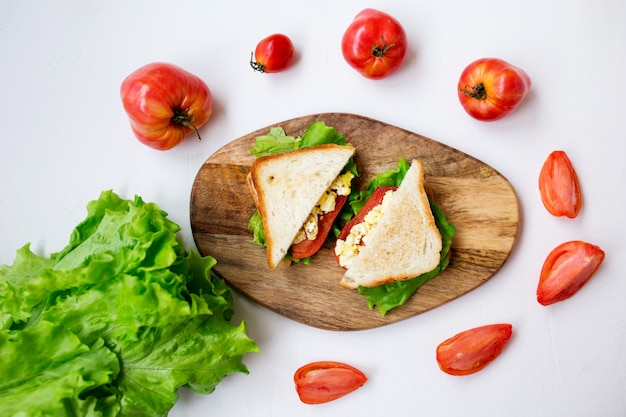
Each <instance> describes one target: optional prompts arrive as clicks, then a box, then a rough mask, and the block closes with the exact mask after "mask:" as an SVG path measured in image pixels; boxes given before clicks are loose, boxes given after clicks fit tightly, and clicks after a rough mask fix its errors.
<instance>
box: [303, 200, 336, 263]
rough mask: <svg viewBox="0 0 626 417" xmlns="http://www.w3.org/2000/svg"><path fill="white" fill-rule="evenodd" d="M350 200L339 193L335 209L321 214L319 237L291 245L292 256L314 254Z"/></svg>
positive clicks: (318, 224)
mask: <svg viewBox="0 0 626 417" xmlns="http://www.w3.org/2000/svg"><path fill="white" fill-rule="evenodd" d="M347 200H348V196H347V195H338V196H337V197H336V199H335V209H334V210H333V211H330V212H328V213H325V214H324V215H323V216H320V217H319V219H318V223H317V228H318V231H317V237H316V238H315V239H304V240H303V241H301V242H298V243H294V244H293V245H291V257H292V258H294V259H304V258H308V257H309V256H313V255H314V254H315V253H317V251H318V250H320V248H321V247H322V245H323V244H324V241H326V238H327V237H328V234H329V233H330V230H331V229H332V227H333V223H334V222H335V219H336V218H337V216H338V215H339V212H340V211H341V208H342V207H343V205H344V204H346V201H347Z"/></svg>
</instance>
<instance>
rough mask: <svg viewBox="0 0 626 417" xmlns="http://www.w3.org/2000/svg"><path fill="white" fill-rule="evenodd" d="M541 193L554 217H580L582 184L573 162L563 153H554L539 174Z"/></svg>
mask: <svg viewBox="0 0 626 417" xmlns="http://www.w3.org/2000/svg"><path fill="white" fill-rule="evenodd" d="M539 193H540V195H541V201H542V202H543V205H544V206H545V207H546V209H547V210H548V211H549V212H550V213H551V214H552V215H554V216H567V217H569V218H570V219H573V218H574V217H576V216H578V213H579V212H580V209H581V207H582V195H581V191H580V183H579V181H578V176H577V175H576V171H575V170H574V167H573V166H572V162H571V161H570V159H569V158H568V156H567V154H566V153H565V152H563V151H554V152H552V153H551V154H550V155H549V156H548V158H547V159H546V161H545V162H544V164H543V166H542V167H541V172H540V173H539Z"/></svg>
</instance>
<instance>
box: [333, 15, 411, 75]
mask: <svg viewBox="0 0 626 417" xmlns="http://www.w3.org/2000/svg"><path fill="white" fill-rule="evenodd" d="M406 51H407V37H406V33H405V31H404V28H403V27H402V25H401V24H400V22H398V21H397V20H396V19H395V18H394V17H392V16H390V15H388V14H387V13H383V12H381V11H378V10H375V9H364V10H363V11H361V12H360V13H359V14H358V15H356V17H355V18H354V20H353V21H352V23H350V25H349V26H348V28H347V29H346V31H345V33H344V35H343V38H342V40H341V52H342V54H343V57H344V58H345V60H346V62H347V63H348V64H349V65H350V66H351V67H352V68H354V69H356V70H357V71H358V72H360V73H361V74H362V75H363V76H365V77H366V78H370V79H373V80H378V79H381V78H385V77H387V76H389V75H391V74H393V73H394V72H396V71H397V70H398V68H400V66H401V65H402V62H403V61H404V57H405V56H406Z"/></svg>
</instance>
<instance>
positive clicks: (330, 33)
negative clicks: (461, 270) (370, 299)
mask: <svg viewBox="0 0 626 417" xmlns="http://www.w3.org/2000/svg"><path fill="white" fill-rule="evenodd" d="M365 7H375V8H379V9H381V10H384V11H386V12H388V13H390V14H392V15H394V16H396V17H397V18H398V19H399V20H400V21H401V23H402V24H403V26H404V27H405V29H406V32H407V35H408V39H409V42H410V46H409V48H410V49H409V53H408V58H407V60H406V62H405V64H404V66H403V68H402V69H401V70H400V71H399V72H398V73H396V74H395V75H393V76H391V77H390V78H387V79H385V80H380V81H372V80H367V79H365V78H363V77H362V76H361V75H359V74H358V73H357V72H355V71H354V70H353V69H351V68H350V67H349V66H348V65H347V64H346V63H345V62H344V60H343V58H342V56H341V52H340V41H341V36H342V34H343V31H344V30H345V28H346V27H347V25H348V24H349V23H350V21H351V20H352V18H353V17H354V15H356V14H357V13H358V12H359V11H360V10H361V9H363V8H365ZM274 32H283V33H286V34H287V35H289V36H290V37H291V38H292V40H293V42H294V43H295V46H296V49H297V62H296V64H295V65H294V67H292V68H291V69H290V70H288V71H286V72H284V73H280V74H259V73H255V72H254V71H252V69H251V68H250V67H249V65H248V60H249V57H250V52H251V51H252V49H253V48H254V47H255V45H256V43H257V41H258V40H260V39H261V38H263V37H264V36H266V35H269V34H271V33H274ZM485 56H494V57H499V58H502V59H505V60H507V61H509V62H511V63H512V64H515V65H518V66H520V67H522V68H524V69H525V70H526V71H527V72H528V74H529V75H530V77H531V78H532V82H533V86H532V92H531V93H530V95H529V96H528V97H527V99H526V100H525V101H524V103H523V104H522V106H521V107H520V108H518V109H517V110H516V111H515V112H514V113H513V114H511V115H510V116H508V117H507V118H506V119H503V120H501V121H498V122H494V123H482V122H478V121H475V120H473V119H471V118H470V117H469V116H467V115H466V114H465V113H464V111H463V110H462V108H461V106H460V104H459V102H458V100H457V97H456V92H455V90H456V82H457V79H458V76H459V75H460V72H461V71H462V69H463V68H464V67H465V66H466V65H467V64H469V63H470V62H471V61H473V60H474V59H477V58H480V57H485ZM153 61H167V62H171V63H174V64H177V65H179V66H182V67H183V68H186V69H187V70H189V71H191V72H193V73H195V74H197V75H199V76H200V77H201V78H202V79H204V80H205V82H206V83H207V84H208V85H209V87H210V88H211V90H212V92H213V95H214V100H215V111H214V115H213V117H212V119H211V120H210V122H209V123H208V124H207V125H206V126H205V127H203V128H202V129H201V133H202V136H203V141H202V142H201V143H198V142H197V141H196V140H194V139H193V137H191V138H190V139H189V140H187V141H186V142H184V143H183V144H182V145H180V146H179V147H177V148H175V149H173V150H170V151H167V152H159V151H155V150H152V149H150V148H148V147H146V146H144V145H142V144H140V143H139V142H138V141H137V140H136V139H135V138H134V136H133V134H132V133H131V130H130V127H129V124H128V120H127V117H126V115H125V113H124V110H123V109H122V106H121V101H120V97H119V86H120V83H121V81H122V80H123V79H124V77H126V76H127V75H128V74H129V73H131V72H132V71H133V70H135V69H136V68H138V67H140V66H142V65H144V64H147V63H149V62H153ZM624 75H626V2H624V1H623V0H594V1H592V0H574V1H565V0H560V1H544V0H524V1H521V0H512V1H495V0H492V1H488V0H474V1H471V2H466V1H460V0H450V1H431V2H425V1H416V0H403V1H395V2H385V1H382V0H372V1H369V2H364V1H329V0H320V1H316V2H304V1H293V0H267V1H255V2H252V1H247V2H244V1H236V0H229V1H222V2H219V3H218V2H208V1H191V0H187V1H176V2H173V1H168V2H166V1H144V2H138V1H121V0H115V1H108V2H96V1H80V0H64V1H61V0H58V1H17V0H15V1H12V0H8V1H7V0H4V1H2V2H0V91H1V93H0V94H2V100H0V118H1V123H0V138H1V139H0V140H1V141H2V148H1V150H0V213H1V216H0V230H1V232H0V233H1V234H2V239H1V240H0V263H2V264H11V263H12V262H13V259H14V255H15V251H16V250H17V249H18V248H19V247H21V246H22V245H23V244H25V243H26V242H31V243H32V248H33V250H35V251H36V252H37V253H40V254H44V255H47V254H49V253H50V252H54V251H57V250H59V249H61V248H62V247H63V246H65V244H66V243H67V242H68V239H69V235H70V233H71V231H72V229H73V228H74V226H75V225H76V224H77V223H78V222H79V221H81V220H82V219H83V218H84V216H85V214H86V209H85V207H86V204H87V203H88V202H89V201H91V200H93V199H96V198H97V197H98V195H99V193H100V192H101V191H102V190H106V189H113V190H114V191H115V192H117V193H118V194H120V195H121V196H122V197H125V198H132V197H133V196H134V195H135V194H138V195H141V196H142V197H143V198H144V200H146V201H153V202H156V203H157V204H159V205H160V207H161V208H162V209H164V210H165V211H167V212H168V213H169V214H170V218H171V219H172V220H174V221H176V222H177V223H179V224H180V225H181V226H182V228H183V230H182V231H181V234H180V235H181V238H182V239H183V240H184V241H185V242H186V244H187V246H188V247H192V246H193V244H194V243H193V238H192V235H191V228H190V224H189V196H190V191H191V185H192V183H193V180H194V177H195V175H196V172H197V171H198V169H199V168H200V166H201V164H202V163H203V161H204V160H206V159H207V158H208V157H209V156H210V155H211V154H212V153H213V152H215V151H216V150H217V149H219V148H220V147H221V146H223V145H225V144H227V143H228V142H230V141H231V140H233V139H236V138H238V137H240V136H243V135H244V134H246V133H249V132H251V131H253V130H256V129H258V128H261V127H264V126H267V125H269V124H272V123H276V122H280V121H283V120H286V119H290V118H292V117H297V116H303V115H307V114H311V113H318V112H333V111H337V112H349V113H356V114H360V115H364V116H368V117H372V118H375V119H378V120H381V121H384V122H387V123H390V124H394V125H396V126H399V127H402V128H406V129H408V130H411V131H413V132H416V133H420V134H422V135H425V136H428V137H430V138H433V139H436V140H438V141H440V142H443V143H445V144H447V145H450V146H452V147H454V148H457V149H459V150H461V151H463V152H465V153H468V154H470V155H473V156H475V157H477V158H478V159H480V160H482V161H484V162H486V163H488V164H490V165H491V166H493V167H494V168H496V169H497V170H498V171H500V172H501V173H502V174H503V175H504V176H505V177H506V178H507V179H508V180H509V181H510V182H511V184H512V185H513V186H514V187H515V190H516V192H517V194H518V197H519V202H520V211H521V224H520V229H519V234H518V240H517V242H516V244H515V247H514V250H513V252H512V254H511V256H510V258H509V259H508V261H507V262H506V263H505V265H504V267H503V268H502V269H501V270H500V272H499V273H498V274H496V275H495V276H494V277H493V278H492V279H491V280H490V281H488V282H487V283H485V284H484V285H482V286H481V287H479V288H477V289H476V290H474V291H472V292H471V293H469V294H467V295H465V296H463V297H461V298H460V299H458V300H455V301H453V302H451V303H448V304H446V305H444V306H442V307H440V308H437V309H435V310H432V311H430V312H427V313H424V314H422V315H419V316H416V317H414V318H411V319H409V320H405V321H403V322H399V323H396V324H393V325H389V326H385V327H382V328H378V329H373V330H366V331H358V332H333V331H325V330H319V329H316V328H312V327H309V326H306V325H303V324H299V323H296V322H294V321H291V320H289V319H286V318H284V317H282V316H280V315H278V314H276V313H274V312H272V311H269V310H267V309H266V308H263V307H261V306H259V305H257V304H255V303H254V302H252V301H250V300H249V299H247V298H245V297H243V296H241V295H240V294H235V296H236V300H235V301H236V308H237V316H236V320H237V321H239V320H242V319H243V320H245V321H246V322H247V323H248V333H249V335H250V336H251V337H252V338H253V339H255V341H256V342H257V343H258V345H259V346H260V349H261V352H260V353H258V354H250V355H247V356H246V357H245V363H246V364H247V365H248V367H249V370H250V374H249V375H243V374H235V375H232V376H229V377H227V378H226V379H225V380H224V381H222V383H220V385H219V386H218V387H217V389H216V391H215V392H214V393H212V394H210V395H207V396H202V395H198V394H194V393H191V392H189V391H187V390H182V392H181V396H180V400H179V402H178V403H177V404H176V405H175V407H174V408H173V409H172V411H171V413H170V414H171V415H172V416H209V415H210V416H212V417H218V416H255V417H262V416H333V417H336V416H360V417H363V416H382V415H387V416H391V415H393V416H409V415H411V416H417V415H421V416H498V417H501V416H519V417H528V416H533V417H541V416H546V417H554V416H568V417H575V416H580V417H587V416H602V417H623V416H625V415H626V395H625V394H626V276H625V273H624V257H625V255H626V245H625V244H624V242H625V239H624V232H625V231H626V227H625V226H624V222H623V220H624V206H626V198H625V195H626V193H625V192H624V191H625V188H626V186H625V184H624V182H625V180H626V168H625V167H624V156H625V155H626V151H625V148H624V143H625V139H626V135H625V133H624V132H625V131H626V127H625V121H626V106H625V105H624V101H623V100H624V97H626V83H625V82H624V78H623V77H624ZM555 149H563V150H565V151H566V152H567V153H568V155H569V156H570V158H571V160H572V162H573V164H574V166H575V168H576V170H577V172H578V175H579V177H580V181H581V185H582V189H583V195H584V208H583V210H582V212H581V214H580V216H579V217H578V218H577V219H575V220H569V219H564V218H555V217H552V216H551V215H550V214H548V213H547V211H546V210H545V209H544V207H543V205H542V203H541V201H540V197H539V193H538V188H537V177H538V173H539V170H540V167H541V165H542V163H543V161H544V160H545V158H546V157H547V155H548V154H549V153H550V152H551V151H552V150H555ZM572 239H581V240H587V241H589V242H592V243H595V244H598V245H600V246H601V247H602V248H603V249H604V250H605V251H606V254H607V255H606V260H605V262H604V264H603V265H602V266H601V269H600V270H599V271H598V273H597V274H596V276H595V277H594V278H593V279H592V280H591V281H590V282H589V283H588V284H587V285H586V286H585V287H583V289H582V290H581V291H580V292H579V293H578V294H576V295H575V296H574V298H572V299H570V300H567V301H565V302H562V303H560V304H556V305H553V306H550V307H542V306H540V305H539V304H538V303H537V301H536V299H535V289H536V285H537V281H538V277H539V271H540V268H541V265H542V263H543V261H544V259H545V257H546V256H547V254H548V252H549V251H550V250H552V248H554V247H555V246H556V245H558V244H560V243H562V242H564V241H567V240H572ZM218 261H219V260H218ZM494 322H509V323H511V324H512V325H513V327H514V336H513V338H512V339H511V341H510V342H509V344H508V345H507V347H506V349H505V351H504V352H503V353H502V355H501V356H500V357H499V358H498V359H497V360H496V361H495V362H494V363H492V364H491V365H490V366H489V367H487V368H486V369H485V370H483V371H482V372H480V373H478V374H475V375H473V376H468V377H452V376H449V375H446V374H444V373H442V372H441V371H440V370H439V369H438V367H437V363H436V361H435V347H436V346H437V344H438V343H439V342H441V341H443V340H444V339H446V338H447V337H449V336H452V335H453V334H455V333H457V332H459V331H461V330H465V329H468V328H471V327H475V326H479V325H483V324H488V323H494ZM314 360H339V361H345V362H348V363H351V364H353V365H355V366H357V367H358V368H360V369H361V370H363V371H364V372H365V373H366V374H367V375H368V377H369V381H368V382H367V384H366V385H365V386H364V387H363V388H361V389H360V390H358V391H356V392H355V393H353V394H351V395H350V396H347V397H344V398H343V399H340V400H338V401H335V402H331V403H328V404H325V405H319V406H308V405H304V404H302V403H300V401H299V399H298V398H297V396H296V393H295V390H294V386H293V382H292V376H293V372H294V371H295V370H296V369H297V368H298V367H299V366H301V365H303V364H305V363H307V362H309V361H314Z"/></svg>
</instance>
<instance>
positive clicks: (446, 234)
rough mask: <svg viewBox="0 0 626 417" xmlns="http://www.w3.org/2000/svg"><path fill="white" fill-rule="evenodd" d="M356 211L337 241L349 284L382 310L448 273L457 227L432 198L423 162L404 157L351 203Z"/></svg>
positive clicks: (339, 261) (403, 300)
mask: <svg viewBox="0 0 626 417" xmlns="http://www.w3.org/2000/svg"><path fill="white" fill-rule="evenodd" d="M351 210H352V211H353V213H356V214H355V215H354V217H353V218H352V219H351V220H350V221H348V222H347V223H346V224H345V226H344V227H343V229H342V231H341V233H340V234H339V237H338V238H337V241H336V243H335V257H336V259H337V261H338V263H339V264H340V266H342V267H343V268H345V269H346V272H345V274H344V276H343V278H342V280H341V283H340V284H341V285H342V286H343V287H345V288H350V289H358V290H359V292H360V293H361V294H363V295H365V297H366V298H367V299H368V304H369V305H370V307H371V308H373V306H374V305H376V306H378V308H379V310H380V312H381V314H383V315H384V314H385V313H386V312H387V311H389V310H390V309H392V308H395V307H397V306H400V305H402V304H404V303H405V302H406V300H407V299H408V298H409V297H410V296H411V295H412V294H413V293H414V292H415V291H417V289H418V288H419V287H420V286H421V285H422V284H424V283H425V282H426V281H428V280H430V279H431V278H433V277H434V276H436V275H438V274H439V273H440V272H441V271H443V270H444V269H445V268H446V267H447V265H448V260H449V250H450V244H451V240H452V236H453V235H454V233H455V229H454V226H453V225H452V224H450V223H449V222H448V221H447V220H446V218H445V215H444V214H443V213H442V212H441V210H439V209H438V208H437V207H436V206H435V205H434V204H433V202H432V200H431V199H430V198H429V197H428V194H427V192H426V181H425V179H424V170H423V166H422V164H421V162H420V161H418V160H413V161H412V162H411V164H410V165H409V164H408V161H406V159H401V160H400V162H399V164H398V167H397V168H396V170H394V171H389V172H388V173H385V174H382V175H379V176H377V178H375V179H374V180H373V181H372V182H371V183H370V184H369V186H368V188H367V189H366V190H365V191H364V192H362V193H361V195H359V196H358V197H354V198H353V199H352V201H351Z"/></svg>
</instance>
